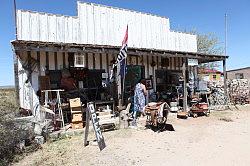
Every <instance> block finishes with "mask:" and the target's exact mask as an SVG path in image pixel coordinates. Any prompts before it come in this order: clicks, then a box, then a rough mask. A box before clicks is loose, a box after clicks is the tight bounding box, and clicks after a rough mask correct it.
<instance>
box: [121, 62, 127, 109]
mask: <svg viewBox="0 0 250 166" xmlns="http://www.w3.org/2000/svg"><path fill="white" fill-rule="evenodd" d="M124 65H125V69H124V73H123V79H122V105H124V93H125V78H126V66H127V58H125V64H124Z"/></svg>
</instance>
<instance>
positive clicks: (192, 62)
mask: <svg viewBox="0 0 250 166" xmlns="http://www.w3.org/2000/svg"><path fill="white" fill-rule="evenodd" d="M188 66H198V59H188Z"/></svg>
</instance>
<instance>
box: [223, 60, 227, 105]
mask: <svg viewBox="0 0 250 166" xmlns="http://www.w3.org/2000/svg"><path fill="white" fill-rule="evenodd" d="M223 74H224V94H225V97H226V98H227V97H228V94H227V69H226V59H224V60H223ZM227 102H228V101H227V100H225V105H226V104H227Z"/></svg>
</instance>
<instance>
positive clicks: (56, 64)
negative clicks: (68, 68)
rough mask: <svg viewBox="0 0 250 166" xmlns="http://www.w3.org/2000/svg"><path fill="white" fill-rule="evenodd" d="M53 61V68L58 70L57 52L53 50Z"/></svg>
mask: <svg viewBox="0 0 250 166" xmlns="http://www.w3.org/2000/svg"><path fill="white" fill-rule="evenodd" d="M54 63H55V70H58V63H57V52H54Z"/></svg>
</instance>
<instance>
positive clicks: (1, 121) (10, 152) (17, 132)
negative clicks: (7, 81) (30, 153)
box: [0, 89, 32, 165]
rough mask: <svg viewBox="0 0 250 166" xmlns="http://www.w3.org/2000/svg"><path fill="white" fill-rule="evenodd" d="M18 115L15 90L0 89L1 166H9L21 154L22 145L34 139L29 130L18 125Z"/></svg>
mask: <svg viewBox="0 0 250 166" xmlns="http://www.w3.org/2000/svg"><path fill="white" fill-rule="evenodd" d="M17 113H18V106H17V104H16V102H15V91H14V90H13V89H8V90H5V89H4V90H3V89H0V159H1V160H0V165H8V164H9V163H10V162H12V161H13V159H14V158H15V154H20V153H21V152H22V151H21V148H20V146H19V145H20V143H21V142H23V141H24V140H25V139H27V138H29V137H32V134H31V132H30V131H29V130H26V129H24V128H23V127H22V125H21V124H20V123H17V122H16V121H15V120H14V118H15V115H16V114H17Z"/></svg>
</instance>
